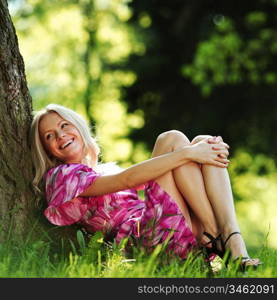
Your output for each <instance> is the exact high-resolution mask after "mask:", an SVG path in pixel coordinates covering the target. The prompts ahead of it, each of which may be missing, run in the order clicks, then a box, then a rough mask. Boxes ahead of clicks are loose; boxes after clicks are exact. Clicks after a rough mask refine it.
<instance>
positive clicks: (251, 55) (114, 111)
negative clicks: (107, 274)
mask: <svg viewBox="0 0 277 300" xmlns="http://www.w3.org/2000/svg"><path fill="white" fill-rule="evenodd" d="M8 2H9V10H10V13H11V15H12V19H13V23H14V25H15V28H16V32H17V36H18V40H19V48H20V51H21V54H22V56H23V58H24V61H25V68H26V75H27V81H28V86H29V90H30V93H31V95H32V98H33V109H34V110H39V109H41V108H43V107H44V106H45V105H46V104H48V103H58V104H62V105H65V106H68V107H70V108H73V109H75V110H77V111H78V112H79V113H81V114H82V115H83V116H84V117H85V118H86V119H87V120H88V122H89V123H90V124H91V128H92V132H93V134H95V135H96V137H97V139H98V142H99V144H100V146H101V149H102V156H101V159H102V160H103V161H104V162H107V161H116V162H118V164H119V165H121V166H122V167H127V166H129V165H131V164H132V163H136V162H139V161H142V160H144V159H147V158H149V156H150V153H151V148H152V147H153V143H154V141H155V138H156V136H157V134H158V133H160V132H161V131H163V130H167V129H173V128H175V129H179V130H182V131H184V132H185V133H186V134H187V135H188V136H189V137H190V138H193V136H194V135H197V134H209V133H210V134H214V135H222V136H223V138H224V139H225V140H226V142H227V143H229V144H230V145H231V146H232V156H231V165H230V167H229V170H230V174H231V179H232V185H233V189H234V197H235V201H236V208H237V212H238V217H239V221H240V225H241V230H242V232H243V234H244V236H245V239H246V241H247V243H248V245H249V246H253V247H261V246H264V245H268V246H269V247H274V248H277V218H276V212H277V201H276V200H277V169H276V162H275V161H276V157H277V139H276V128H277V126H274V125H276V120H277V119H276V116H277V112H276V87H275V86H276V81H277V73H276V54H277V32H276V29H275V27H274V25H276V13H275V19H274V12H273V11H274V8H275V11H277V1H274V0H263V1H262V0H260V1H258V0H256V1H252V2H251V1H245V2H246V3H247V4H245V6H243V5H242V6H243V7H242V8H241V10H237V11H236V10H235V9H234V8H232V7H231V6H232V5H231V3H232V1H221V2H224V5H225V6H226V8H224V7H223V6H222V5H223V4H221V7H218V5H219V4H218V3H219V1H205V4H204V3H203V4H202V6H203V7H201V4H199V3H198V4H197V5H196V4H195V3H194V2H198V1H192V0H191V1H177V0H174V1H160V2H159V1H153V0H152V1H146V0H145V1H138V0H137V1H131V0H95V1H92V0H80V1H74V0H72V1H65V0H52V1H51V0H28V1H27V0H14V1H8ZM199 2H200V3H201V1H199ZM203 2H204V1H203ZM226 2H228V4H227V3H226ZM253 3H255V5H254V4H253ZM247 5H248V7H247ZM251 5H253V6H251ZM271 14H273V16H272V15H271ZM196 18H198V19H199V20H195V19H196ZM193 22H195V23H193ZM193 24H194V25H193ZM195 24H197V25H195ZM274 63H275V68H274ZM257 91H258V92H257ZM259 93H261V94H259ZM241 95H243V96H241ZM240 97H241V98H240ZM255 97H256V98H257V99H258V97H260V98H259V99H263V102H259V99H258V100H257V99H256V98H255ZM274 104H275V106H274Z"/></svg>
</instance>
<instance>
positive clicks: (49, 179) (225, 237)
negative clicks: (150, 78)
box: [31, 104, 260, 267]
mask: <svg viewBox="0 0 277 300" xmlns="http://www.w3.org/2000/svg"><path fill="white" fill-rule="evenodd" d="M31 138H32V157H33V162H34V166H35V170H36V175H35V178H34V181H33V184H34V186H35V188H36V189H37V190H39V185H40V184H41V182H42V179H44V182H43V183H44V184H45V193H46V198H47V201H48V207H47V209H46V210H45V212H44V214H45V216H46V217H47V218H48V220H49V221H50V222H51V223H53V224H55V225H60V226H64V225H71V224H74V223H78V224H81V225H82V226H83V227H85V229H86V230H87V231H89V232H95V231H98V230H100V231H102V232H103V233H104V234H107V235H112V236H114V238H115V239H116V241H117V242H119V241H120V240H122V239H123V238H125V237H128V236H133V237H135V238H137V239H141V240H142V244H143V246H144V247H146V248H148V249H152V248H154V247H155V245H157V244H158V243H162V242H164V241H165V240H167V241H168V246H167V249H168V251H171V252H174V253H175V254H177V255H179V256H180V257H181V258H185V257H186V256H187V253H188V251H190V250H192V249H193V248H195V247H197V246H199V245H200V246H203V247H205V248H206V249H207V250H208V253H210V254H211V253H214V254H218V255H220V256H221V257H223V255H224V253H225V252H226V251H227V252H228V253H230V255H231V257H232V258H233V259H237V258H240V259H241V266H242V267H246V266H258V265H259V264H260V261H259V260H258V259H251V258H250V257H249V256H248V253H247V250H246V246H245V243H244V240H243V238H242V236H241V235H240V232H239V226H238V223H237V219H236V214H235V209H234V202H233V197H232V190H231V186H230V180H229V176H228V172H227V167H228V164H229V160H228V159H227V157H228V155H229V152H228V148H229V146H228V145H227V144H226V143H224V142H223V140H222V138H221V137H211V136H198V137H196V138H194V139H193V140H192V142H190V141H189V139H188V138H187V137H186V136H185V135H184V134H183V133H181V132H179V131H176V130H171V131H168V132H164V133H162V134H160V135H159V136H158V138H157V140H156V143H155V146H154V149H153V153H152V158H151V159H149V160H146V161H143V162H141V163H139V164H135V165H133V166H131V167H129V168H127V169H125V170H121V169H120V170H116V171H114V170H109V168H108V171H107V170H105V171H104V168H103V165H101V164H99V163H98V155H99V147H98V145H97V143H96V141H95V139H94V138H93V137H91V135H90V131H89V127H88V125H87V124H86V122H85V121H84V119H82V117H81V116H80V115H78V114H77V113H75V112H74V111H72V110H70V109H68V108H65V107H63V106H60V105H56V104H50V105H48V106H47V107H46V108H45V109H44V110H42V111H40V112H38V113H37V114H36V116H35V117H34V120H33V123H32V129H31ZM105 169H107V168H105ZM111 169H113V168H111ZM139 188H143V189H144V191H145V201H143V200H141V199H139V198H138V195H137V190H138V189H139Z"/></svg>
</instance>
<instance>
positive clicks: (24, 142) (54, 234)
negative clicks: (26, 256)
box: [0, 0, 76, 242]
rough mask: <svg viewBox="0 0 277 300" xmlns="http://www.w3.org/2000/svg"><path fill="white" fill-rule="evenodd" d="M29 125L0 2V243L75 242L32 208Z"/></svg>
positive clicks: (69, 231) (14, 45)
mask: <svg viewBox="0 0 277 300" xmlns="http://www.w3.org/2000/svg"><path fill="white" fill-rule="evenodd" d="M31 121H32V99H31V96H30V93H29V91H28V87H27V81H26V76H25V68H24V62H23V58H22V56H21V54H20V52H19V48H18V40H17V36H16V33H15V29H14V26H13V23H12V20H11V17H10V15H9V11H8V4H7V1H6V0H0V242H3V241H6V240H8V239H11V238H12V239H13V240H18V241H19V240H24V239H26V238H27V237H28V238H31V239H33V238H37V237H38V236H39V237H40V238H41V239H43V237H47V238H49V237H51V238H54V240H56V241H58V242H60V240H61V237H63V238H65V239H66V240H65V242H66V241H67V242H68V240H67V238H70V239H73V240H75V237H76V234H75V230H76V228H71V227H63V228H60V227H54V226H53V225H51V224H49V223H48V222H47V221H46V219H45V218H44V217H43V215H42V208H41V207H40V208H38V207H37V205H36V202H37V201H36V200H37V199H36V196H35V194H34V192H33V189H32V185H31V182H32V179H33V168H32V162H31V152H30V145H29V138H28V136H29V130H30V125H31ZM45 233H46V235H45Z"/></svg>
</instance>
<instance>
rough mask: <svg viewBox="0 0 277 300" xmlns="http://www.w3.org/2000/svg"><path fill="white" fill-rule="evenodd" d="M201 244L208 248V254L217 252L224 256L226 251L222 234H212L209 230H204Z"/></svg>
mask: <svg viewBox="0 0 277 300" xmlns="http://www.w3.org/2000/svg"><path fill="white" fill-rule="evenodd" d="M201 244H202V245H203V246H204V247H205V248H206V250H207V252H208V254H216V255H218V256H220V257H223V255H224V251H223V246H222V239H221V234H215V235H212V234H210V233H209V232H206V231H204V232H203V236H202V240H201Z"/></svg>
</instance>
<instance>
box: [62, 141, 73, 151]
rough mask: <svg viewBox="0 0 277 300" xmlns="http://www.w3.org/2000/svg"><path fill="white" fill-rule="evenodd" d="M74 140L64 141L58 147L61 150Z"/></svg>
mask: <svg viewBox="0 0 277 300" xmlns="http://www.w3.org/2000/svg"><path fill="white" fill-rule="evenodd" d="M73 142H74V139H70V140H68V141H66V142H65V143H63V144H62V145H61V146H60V147H59V148H60V149H61V150H63V149H65V148H66V147H68V146H69V145H71V144H72V143H73Z"/></svg>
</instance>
